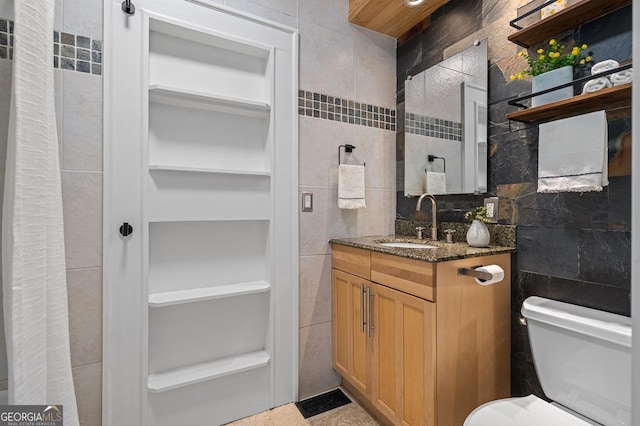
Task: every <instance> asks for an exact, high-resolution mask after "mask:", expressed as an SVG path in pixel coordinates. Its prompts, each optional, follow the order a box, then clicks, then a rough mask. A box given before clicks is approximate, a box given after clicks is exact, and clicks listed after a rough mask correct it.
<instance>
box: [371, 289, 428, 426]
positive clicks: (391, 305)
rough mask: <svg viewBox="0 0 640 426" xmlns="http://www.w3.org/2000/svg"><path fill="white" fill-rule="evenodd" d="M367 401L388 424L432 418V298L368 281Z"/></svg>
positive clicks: (425, 420) (426, 422)
mask: <svg viewBox="0 0 640 426" xmlns="http://www.w3.org/2000/svg"><path fill="white" fill-rule="evenodd" d="M373 291H374V296H373V301H374V302H373V313H372V317H373V323H372V326H373V327H374V333H373V346H374V347H373V374H372V380H373V383H372V390H373V404H374V405H375V407H376V408H378V409H379V410H380V411H381V412H382V413H383V414H385V415H386V416H387V417H388V418H389V419H391V420H392V421H393V422H394V424H398V425H412V426H413V425H433V424H434V422H435V415H434V414H435V413H434V410H435V408H434V407H435V361H436V360H435V341H436V334H435V332H436V328H435V316H434V315H435V309H434V305H435V304H434V303H432V302H429V301H426V300H424V299H420V298H418V297H415V296H411V295H409V294H406V293H403V292H400V291H396V290H393V289H391V288H388V287H385V286H382V285H377V284H374V286H373Z"/></svg>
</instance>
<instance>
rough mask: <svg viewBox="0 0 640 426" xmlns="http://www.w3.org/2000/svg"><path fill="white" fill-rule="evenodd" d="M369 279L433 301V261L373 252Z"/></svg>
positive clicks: (434, 293)
mask: <svg viewBox="0 0 640 426" xmlns="http://www.w3.org/2000/svg"><path fill="white" fill-rule="evenodd" d="M371 281H374V282H377V283H380V284H384V285H386V286H388V287H391V288H395V289H397V290H400V291H403V292H405V293H409V294H413V295H414V296H418V297H421V298H423V299H426V300H430V301H432V302H433V301H435V297H436V292H435V264H434V263H429V262H423V261H420V260H415V259H407V258H406V257H400V256H393V255H389V254H382V253H375V252H373V253H371Z"/></svg>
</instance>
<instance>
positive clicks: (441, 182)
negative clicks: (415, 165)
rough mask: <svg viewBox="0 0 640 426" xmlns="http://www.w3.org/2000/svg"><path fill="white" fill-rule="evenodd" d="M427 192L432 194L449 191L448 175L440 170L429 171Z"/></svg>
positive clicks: (427, 174)
mask: <svg viewBox="0 0 640 426" xmlns="http://www.w3.org/2000/svg"><path fill="white" fill-rule="evenodd" d="M426 178H427V184H426V186H425V192H426V193H427V194H431V195H438V194H446V193H447V175H446V174H444V173H440V172H427V173H426Z"/></svg>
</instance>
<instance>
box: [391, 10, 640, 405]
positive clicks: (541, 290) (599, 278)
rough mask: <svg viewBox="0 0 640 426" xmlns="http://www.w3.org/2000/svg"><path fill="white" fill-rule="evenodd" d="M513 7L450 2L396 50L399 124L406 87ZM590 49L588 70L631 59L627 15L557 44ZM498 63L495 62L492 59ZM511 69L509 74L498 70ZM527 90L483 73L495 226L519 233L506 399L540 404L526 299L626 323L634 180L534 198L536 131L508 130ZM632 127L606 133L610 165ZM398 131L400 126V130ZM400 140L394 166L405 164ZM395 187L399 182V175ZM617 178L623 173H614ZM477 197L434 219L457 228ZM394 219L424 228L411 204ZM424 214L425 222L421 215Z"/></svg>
mask: <svg viewBox="0 0 640 426" xmlns="http://www.w3.org/2000/svg"><path fill="white" fill-rule="evenodd" d="M519 3H520V2H518V1H516V0H482V1H478V0H456V1H455V2H450V3H449V4H447V5H445V6H443V7H442V8H441V9H440V10H438V11H437V12H436V13H435V15H434V16H433V19H432V23H431V25H430V26H429V27H428V28H427V29H426V30H425V31H423V32H422V33H420V34H419V35H417V36H416V37H414V38H413V39H411V40H409V41H407V42H405V43H404V44H402V45H401V46H399V47H398V57H397V66H398V69H397V75H398V85H397V87H398V91H397V101H398V114H399V116H400V117H402V116H403V114H402V111H403V110H404V81H405V79H406V77H407V75H415V74H418V73H419V72H421V71H423V70H425V69H427V68H429V67H431V66H433V65H435V64H437V63H438V62H440V61H441V60H442V59H443V51H444V49H445V48H446V47H448V46H450V45H452V44H454V43H456V42H457V41H459V40H461V39H463V38H465V37H468V36H470V35H472V34H474V33H475V32H476V31H478V30H479V29H481V28H482V27H483V26H486V25H487V24H489V23H491V22H495V21H496V20H497V19H499V18H501V17H502V15H504V14H505V13H508V14H510V15H511V16H514V13H515V9H516V8H517V7H518V6H519ZM557 38H558V39H560V40H563V41H571V40H572V39H576V40H579V41H580V42H581V43H587V44H589V50H590V51H591V52H592V54H593V56H594V58H595V60H596V61H597V60H604V59H609V58H612V59H616V60H618V61H625V60H629V59H631V7H627V8H624V9H621V10H619V11H617V12H615V13H612V14H610V15H608V16H605V17H602V18H600V19H598V20H596V21H593V22H591V23H588V24H585V25H582V26H581V27H578V28H576V29H574V30H572V31H568V32H566V33H564V34H560V35H558V37H557ZM492 59H495V58H492ZM505 68H508V67H505ZM530 90H531V84H530V83H529V82H528V81H513V82H512V81H510V80H509V76H508V75H504V74H503V71H502V69H501V67H500V66H499V64H498V61H494V60H492V61H491V65H490V67H489V103H490V108H489V121H490V126H489V141H490V149H489V193H490V194H492V195H497V196H499V197H500V202H501V206H500V220H499V222H500V223H504V224H514V225H517V238H518V242H517V247H518V252H517V254H515V255H514V256H513V268H512V269H513V276H512V300H511V310H512V327H513V328H512V393H513V395H514V396H520V395H528V394H530V393H534V394H536V395H538V396H540V397H544V394H543V392H542V389H541V388H540V384H539V382H538V380H537V377H536V374H535V369H534V366H533V362H532V358H531V351H530V348H529V342H528V336H527V330H526V327H524V326H522V325H521V324H520V321H519V311H520V307H521V306H522V302H523V301H524V299H525V298H527V297H528V296H531V295H538V296H542V297H548V298H551V299H556V300H562V301H566V302H569V303H576V304H579V305H583V306H589V307H592V308H596V309H601V310H604V311H609V312H614V313H618V314H622V315H630V309H631V308H630V287H631V280H630V273H631V247H630V241H631V178H630V176H613V177H610V178H609V181H610V184H609V186H608V187H607V188H606V189H605V190H604V191H603V192H598V193H584V194H576V193H562V194H538V193H537V192H536V187H537V184H536V179H537V168H538V126H537V125H523V124H520V123H515V122H513V123H509V122H508V121H506V120H505V119H504V115H505V113H507V112H509V111H512V110H513V109H514V108H513V107H510V106H509V105H508V104H507V103H506V102H504V100H505V99H507V98H510V97H514V96H517V95H521V94H524V93H528V92H530ZM630 129H631V122H630V119H628V118H627V119H621V120H617V121H611V122H610V123H609V136H610V154H609V155H610V159H611V158H613V156H614V155H615V141H616V139H618V138H619V137H620V136H621V135H624V134H625V133H628V132H630ZM398 130H399V131H401V130H402V123H401V122H399V123H398ZM402 142H403V137H402V134H398V144H397V145H398V147H397V151H396V152H397V156H398V165H399V167H401V166H402V164H403V160H404V158H403V156H404V149H403V148H404V147H403V143H402ZM398 174H399V176H398V181H399V182H402V180H401V179H402V176H401V173H400V172H399V173H398ZM620 174H624V173H620ZM484 197H485V195H482V196H473V195H449V196H438V215H439V219H440V220H442V221H447V222H462V221H463V215H464V212H465V211H467V210H469V209H470V208H471V207H474V206H477V205H481V204H482V201H483V198H484ZM396 213H397V217H398V218H405V219H415V218H418V219H427V220H428V216H429V215H428V214H425V213H424V212H423V213H418V214H416V212H415V199H406V198H405V197H404V196H403V194H402V191H401V188H399V190H398V197H397V211H396ZM427 213H428V212H427Z"/></svg>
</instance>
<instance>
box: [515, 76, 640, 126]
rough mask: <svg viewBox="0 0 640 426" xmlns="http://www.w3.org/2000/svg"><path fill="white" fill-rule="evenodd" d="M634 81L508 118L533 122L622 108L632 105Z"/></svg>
mask: <svg viewBox="0 0 640 426" xmlns="http://www.w3.org/2000/svg"><path fill="white" fill-rule="evenodd" d="M631 85H632V83H627V84H623V85H620V86H614V87H609V88H608V89H602V90H599V91H597V92H594V93H587V94H584V95H577V96H573V97H571V98H569V99H563V100H561V101H557V102H552V103H548V104H544V105H540V106H537V107H534V108H528V109H523V110H520V111H515V112H510V113H509V114H507V115H505V118H507V119H508V120H514V121H521V122H524V123H532V122H535V121H542V120H547V119H560V118H568V117H573V116H575V115H579V114H586V113H589V112H594V111H601V110H608V109H613V108H622V107H627V106H630V105H631Z"/></svg>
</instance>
